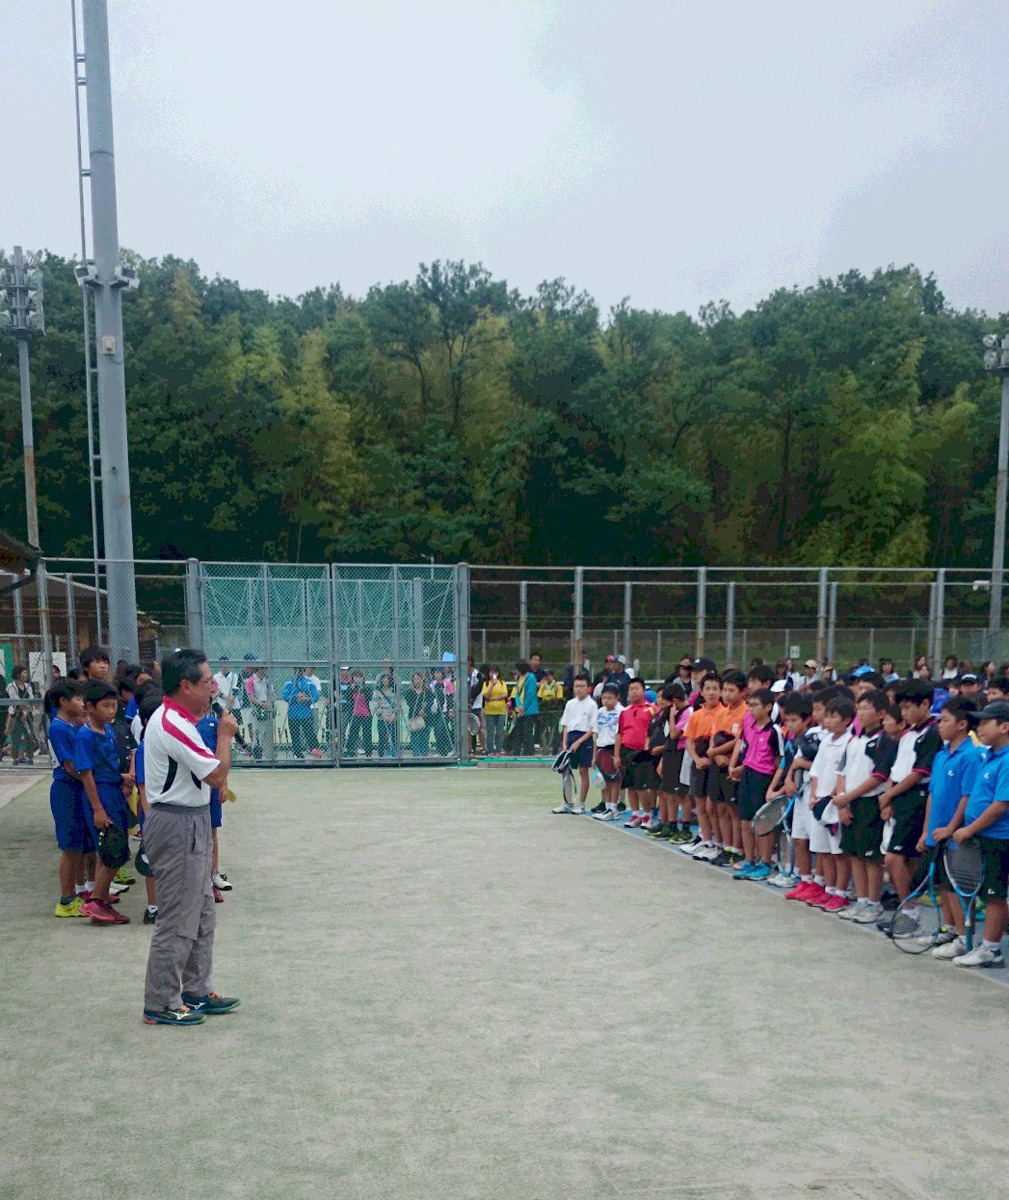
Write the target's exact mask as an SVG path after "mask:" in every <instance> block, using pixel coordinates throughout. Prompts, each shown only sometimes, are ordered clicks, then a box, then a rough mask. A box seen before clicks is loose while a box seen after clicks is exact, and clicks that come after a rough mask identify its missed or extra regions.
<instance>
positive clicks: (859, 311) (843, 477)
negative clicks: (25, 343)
mask: <svg viewBox="0 0 1009 1200" xmlns="http://www.w3.org/2000/svg"><path fill="white" fill-rule="evenodd" d="M124 261H128V262H129V264H130V265H133V266H135V267H136V268H137V270H138V271H139V274H140V278H141V287H140V290H139V292H137V293H136V294H134V295H128V296H127V297H126V298H125V301H124V310H125V313H124V318H125V336H126V382H127V396H128V410H129V437H130V456H131V462H132V488H133V513H134V532H135V540H136V551H137V555H138V557H166V558H175V557H185V556H188V555H194V556H196V557H200V558H204V559H225V560H227V559H259V558H266V559H270V560H280V561H283V560H288V561H321V560H326V559H336V560H345V561H348V560H349V561H355V560H358V561H395V560H400V561H403V560H407V561H408V560H416V559H418V558H420V557H426V556H428V555H433V556H434V557H435V558H437V559H439V560H442V561H455V560H459V559H463V560H469V561H471V562H504V563H519V562H529V563H557V564H566V563H575V562H589V563H592V562H594V563H600V564H613V565H619V564H635V563H636V564H638V565H659V564H680V563H684V564H692V563H701V562H706V563H710V564H741V565H762V564H776V563H791V564H800V565H801V564H810V565H815V564H822V563H837V564H851V565H857V564H866V565H882V566H887V565H893V566H917V565H930V564H942V565H948V566H956V565H975V564H979V563H984V562H985V561H986V559H987V557H988V556H989V555H990V550H991V538H992V517H991V511H992V507H993V503H994V490H995V482H994V481H995V467H996V444H997V438H998V384H997V381H996V380H993V379H992V378H990V377H986V374H985V372H984V371H983V370H982V367H981V336H982V334H983V333H985V332H989V331H991V330H995V329H1000V328H1001V327H1000V326H999V325H998V324H997V323H995V322H993V321H992V320H990V319H989V318H987V317H986V316H985V315H984V314H982V313H977V312H972V311H967V312H957V311H954V310H953V309H951V308H950V307H949V306H948V305H947V303H946V302H945V300H944V297H943V295H942V293H941V291H940V290H939V287H938V285H937V283H936V281H935V280H934V279H933V278H932V277H931V276H929V277H927V278H922V276H921V274H920V273H919V272H918V271H917V270H916V269H915V268H913V267H906V268H901V269H896V268H892V267H891V268H889V269H887V270H885V271H877V272H876V273H875V274H874V275H873V276H872V277H871V278H867V277H866V276H864V275H862V274H860V273H859V272H857V271H852V272H850V273H848V274H847V275H844V276H841V277H839V278H837V279H831V280H822V281H821V282H820V283H819V284H817V286H815V287H811V288H807V289H805V290H802V291H800V290H796V289H782V290H780V291H776V292H775V293H774V294H773V295H771V296H769V297H768V298H767V299H766V300H763V301H761V303H759V304H758V305H757V306H756V307H755V308H754V309H753V310H752V311H749V312H745V313H742V314H738V315H737V314H735V313H733V312H732V311H731V309H730V308H729V307H728V306H727V305H725V304H710V305H706V306H705V307H704V308H703V309H702V310H701V311H700V313H699V314H698V316H697V318H694V317H691V316H689V315H687V314H686V313H682V312H681V313H674V314H667V313H662V312H645V311H642V310H640V309H635V308H634V307H632V306H631V304H630V303H629V302H627V303H624V304H621V305H620V306H618V307H617V308H614V309H612V310H611V311H610V312H608V313H605V314H602V313H600V311H599V309H598V307H597V306H596V304H595V303H594V302H593V300H592V299H591V297H589V296H588V295H586V294H585V293H584V292H578V291H577V290H576V289H575V288H574V287H572V286H570V285H569V284H567V283H566V282H564V281H563V280H556V281H554V282H551V283H544V284H542V285H541V286H540V287H539V289H538V290H537V292H536V294H535V295H533V296H522V295H520V294H519V293H518V292H516V291H514V290H511V289H509V287H508V285H507V284H506V283H505V282H504V281H501V280H495V279H493V278H492V277H491V276H490V274H489V273H488V272H487V271H486V270H484V269H483V268H482V267H480V266H473V265H467V264H463V263H451V262H450V263H434V264H433V265H431V266H422V267H421V268H420V270H419V272H418V274H417V277H416V278H415V279H414V280H413V281H412V282H404V283H400V284H392V285H388V286H382V287H379V286H376V287H374V288H372V290H371V291H370V292H369V293H368V295H367V296H366V297H364V298H363V299H354V298H351V297H348V296H344V295H343V293H342V291H341V290H340V288H339V287H330V288H329V289H327V290H324V289H322V288H317V289H316V290H314V291H312V292H309V293H307V294H306V295H304V296H302V297H300V298H299V299H297V300H289V299H276V300H275V299H271V298H270V297H269V296H268V295H266V294H265V293H264V292H260V291H251V290H247V289H244V288H242V287H240V286H239V285H238V284H237V283H235V282H232V281H231V280H227V279H221V278H217V279H212V280H211V279H207V278H205V277H204V276H203V275H201V273H200V271H199V268H198V267H197V266H196V264H195V263H192V262H183V261H181V260H179V259H175V258H165V259H162V260H160V261H158V260H143V259H140V258H137V257H135V256H128V255H124ZM44 270H45V286H46V301H45V303H46V320H47V326H48V333H47V336H46V337H45V338H39V339H36V340H34V341H33V343H32V389H33V398H34V410H35V441H36V447H37V457H38V490H39V510H40V525H41V540H42V545H43V549H44V550H45V551H46V553H48V554H53V555H72V554H83V555H87V554H90V547H91V538H90V517H89V503H88V487H87V473H86V453H87V452H86V432H85V429H86V425H85V403H84V372H83V365H82V331H81V327H82V318H81V301H80V293H79V290H78V287H77V284H76V282H75V280H74V276H73V263H72V262H71V261H69V260H66V259H63V258H60V257H58V256H56V255H48V256H47V257H46V262H45V267H44ZM13 351H14V344H13V341H12V340H5V342H4V343H3V349H2V359H0V399H2V420H3V425H2V437H3V445H4V455H3V462H2V465H0V501H2V504H3V511H4V519H3V525H4V527H5V528H6V529H7V530H8V531H9V532H11V533H14V534H15V535H17V536H20V537H24V484H23V475H22V456H21V426H20V409H19V402H18V380H17V360H16V355H15V354H14V352H13Z"/></svg>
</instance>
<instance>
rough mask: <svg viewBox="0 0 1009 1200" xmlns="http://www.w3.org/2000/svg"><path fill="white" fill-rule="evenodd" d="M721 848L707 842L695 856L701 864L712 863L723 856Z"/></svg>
mask: <svg viewBox="0 0 1009 1200" xmlns="http://www.w3.org/2000/svg"><path fill="white" fill-rule="evenodd" d="M721 853H722V851H721V847H719V846H716V845H715V843H714V842H705V843H704V844H703V845H702V846H700V847H699V848H698V850H697V851H696V852H695V854H694V858H696V859H697V860H698V861H699V862H711V860H712V859H713V858H717V857H718V856H719V854H721Z"/></svg>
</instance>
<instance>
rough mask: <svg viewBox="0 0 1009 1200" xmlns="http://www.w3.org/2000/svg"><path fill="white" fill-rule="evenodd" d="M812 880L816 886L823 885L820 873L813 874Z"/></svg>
mask: <svg viewBox="0 0 1009 1200" xmlns="http://www.w3.org/2000/svg"><path fill="white" fill-rule="evenodd" d="M813 882H814V883H815V884H816V886H817V887H823V876H822V875H814V876H813Z"/></svg>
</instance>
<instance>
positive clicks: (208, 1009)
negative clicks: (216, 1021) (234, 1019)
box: [182, 992, 241, 1017]
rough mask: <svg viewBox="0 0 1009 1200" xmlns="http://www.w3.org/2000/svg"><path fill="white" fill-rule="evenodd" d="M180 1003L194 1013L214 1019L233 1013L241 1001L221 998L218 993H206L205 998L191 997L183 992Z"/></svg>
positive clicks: (226, 997)
mask: <svg viewBox="0 0 1009 1200" xmlns="http://www.w3.org/2000/svg"><path fill="white" fill-rule="evenodd" d="M182 1003H183V1004H184V1005H186V1007H187V1008H190V1009H192V1011H193V1012H195V1013H204V1014H205V1015H206V1016H208V1017H214V1016H220V1015H221V1014H222V1013H229V1012H234V1011H235V1009H236V1008H237V1007H238V1006H239V1004H240V1003H241V1001H240V1000H239V999H238V998H237V997H236V996H222V995H221V994H220V993H219V992H208V993H207V995H206V996H193V995H191V994H190V993H189V992H183V993H182Z"/></svg>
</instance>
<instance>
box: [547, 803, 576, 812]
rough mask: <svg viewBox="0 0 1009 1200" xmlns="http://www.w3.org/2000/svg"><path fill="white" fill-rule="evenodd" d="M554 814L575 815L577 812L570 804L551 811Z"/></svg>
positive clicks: (560, 805) (561, 805)
mask: <svg viewBox="0 0 1009 1200" xmlns="http://www.w3.org/2000/svg"><path fill="white" fill-rule="evenodd" d="M550 811H551V812H553V813H573V812H574V811H575V810H574V809H573V808H572V807H571V805H570V804H558V806H557V807H556V808H552V809H551V810H550Z"/></svg>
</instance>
